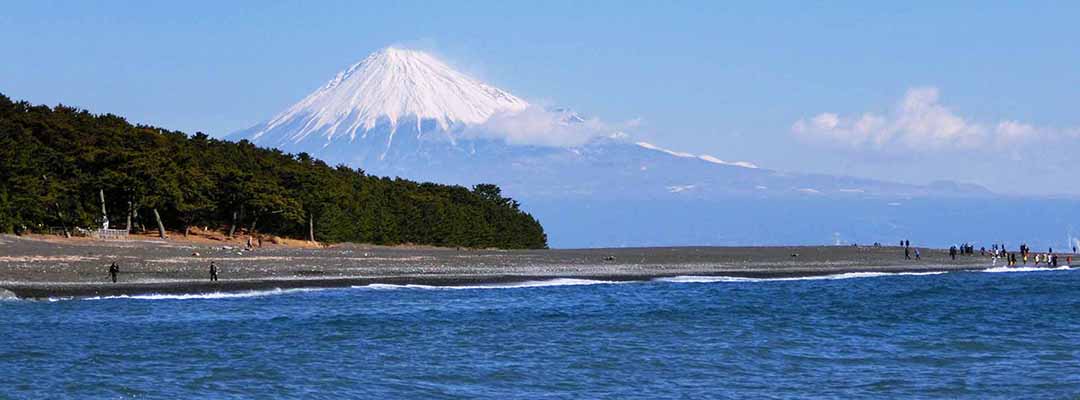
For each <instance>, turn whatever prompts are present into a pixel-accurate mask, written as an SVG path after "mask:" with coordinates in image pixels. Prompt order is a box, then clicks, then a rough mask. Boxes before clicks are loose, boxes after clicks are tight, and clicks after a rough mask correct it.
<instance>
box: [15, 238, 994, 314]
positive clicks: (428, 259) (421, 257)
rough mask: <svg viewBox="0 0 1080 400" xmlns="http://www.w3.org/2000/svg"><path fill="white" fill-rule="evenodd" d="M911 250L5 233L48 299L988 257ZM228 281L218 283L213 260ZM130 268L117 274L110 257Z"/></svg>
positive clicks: (864, 267) (840, 267) (915, 264)
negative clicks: (214, 240) (267, 241)
mask: <svg viewBox="0 0 1080 400" xmlns="http://www.w3.org/2000/svg"><path fill="white" fill-rule="evenodd" d="M920 251H921V253H922V254H921V255H922V257H921V260H918V261H915V260H906V259H905V258H904V249H903V248H902V247H896V246H892V247H875V246H857V247H856V246H798V247H656V248H618V249H566V250H460V249H446V248H430V247H385V246H370V245H357V244H340V245H334V246H328V247H324V248H296V247H287V246H276V247H266V248H259V249H254V250H245V249H243V248H238V247H235V246H220V245H213V244H201V243H190V242H178V241H154V240H138V241H85V240H80V241H65V240H55V239H47V240H46V239H43V238H40V237H32V238H27V237H16V236H9V235H7V236H0V289H2V290H3V291H5V292H6V293H8V294H7V296H8V297H11V296H15V297H18V298H31V299H45V298H76V297H95V296H123V295H141V294H197V293H215V292H247V291H266V290H277V289H282V290H285V289H301V288H339V287H352V286H367V285H372V284H390V285H425V286H474V285H504V284H519V283H525V282H534V281H548V280H554V279H578V280H595V281H611V282H623V281H648V280H654V279H658V278H672V277H679V276H714V277H715V276H723V277H733V278H762V279H769V278H799V277H815V276H827V275H837V274H845V273H928V272H951V271H969V270H979V269H985V268H988V267H991V266H992V259H991V258H990V257H989V256H980V255H979V254H978V252H976V254H975V255H968V256H960V257H958V258H957V259H956V260H955V261H954V260H951V259H950V257H949V255H948V252H947V251H944V250H935V249H927V248H920ZM211 261H213V262H215V263H216V264H217V265H218V268H219V269H220V271H221V272H220V275H221V280H220V281H217V282H210V281H209V273H208V265H209V263H210V262H211ZM114 262H115V263H117V265H118V266H119V267H120V273H119V274H118V282H117V283H112V282H111V281H110V280H109V276H108V273H107V268H108V266H109V265H110V264H111V263H114Z"/></svg>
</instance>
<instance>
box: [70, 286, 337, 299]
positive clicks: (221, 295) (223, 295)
mask: <svg viewBox="0 0 1080 400" xmlns="http://www.w3.org/2000/svg"><path fill="white" fill-rule="evenodd" d="M318 290H326V289H310V288H308V289H278V288H275V289H272V290H252V291H247V292H210V293H179V294H160V293H151V294H136V295H118V296H97V297H84V298H79V300H115V299H132V300H207V299H235V298H245V297H263V296H273V295H280V294H289V293H303V292H313V291H318ZM57 300H69V299H67V298H62V299H57V298H49V301H57Z"/></svg>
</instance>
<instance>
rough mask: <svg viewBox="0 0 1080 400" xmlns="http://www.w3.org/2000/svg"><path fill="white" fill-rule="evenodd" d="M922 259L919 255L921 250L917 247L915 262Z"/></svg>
mask: <svg viewBox="0 0 1080 400" xmlns="http://www.w3.org/2000/svg"><path fill="white" fill-rule="evenodd" d="M920 258H921V255H920V254H919V248H918V247H916V248H915V261H919V259H920Z"/></svg>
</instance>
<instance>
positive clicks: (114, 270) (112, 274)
mask: <svg viewBox="0 0 1080 400" xmlns="http://www.w3.org/2000/svg"><path fill="white" fill-rule="evenodd" d="M119 274H120V267H119V266H117V265H116V263H115V262H114V263H112V265H110V266H109V278H112V281H113V283H116V275H119Z"/></svg>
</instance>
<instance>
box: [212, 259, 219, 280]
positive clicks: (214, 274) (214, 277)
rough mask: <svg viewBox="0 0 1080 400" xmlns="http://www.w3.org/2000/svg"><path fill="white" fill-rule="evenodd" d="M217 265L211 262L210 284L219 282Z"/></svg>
mask: <svg viewBox="0 0 1080 400" xmlns="http://www.w3.org/2000/svg"><path fill="white" fill-rule="evenodd" d="M217 280H218V279H217V264H214V262H213V261H211V262H210V282H217Z"/></svg>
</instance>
